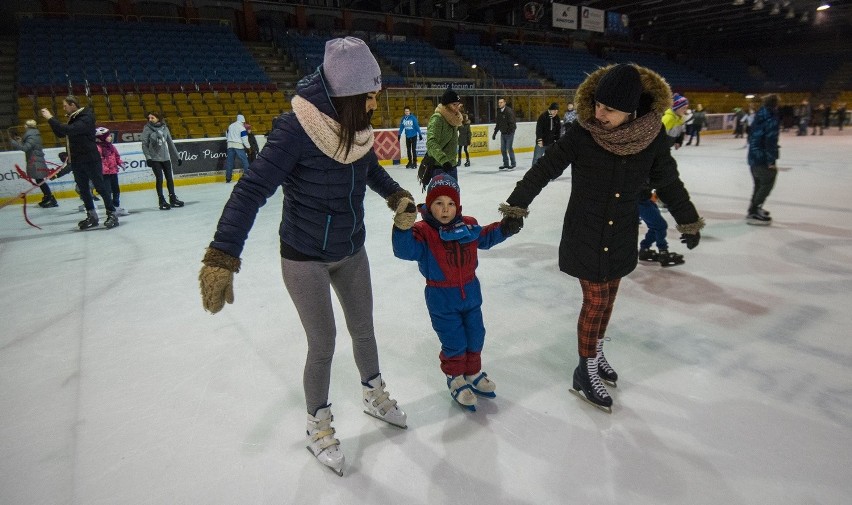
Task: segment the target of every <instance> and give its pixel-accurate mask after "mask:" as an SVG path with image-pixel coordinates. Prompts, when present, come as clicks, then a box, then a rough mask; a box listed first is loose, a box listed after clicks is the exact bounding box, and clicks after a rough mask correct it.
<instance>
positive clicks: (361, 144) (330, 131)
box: [290, 96, 373, 163]
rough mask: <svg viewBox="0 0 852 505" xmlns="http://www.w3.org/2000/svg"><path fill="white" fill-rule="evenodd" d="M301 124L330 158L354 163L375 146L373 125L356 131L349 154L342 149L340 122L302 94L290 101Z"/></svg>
mask: <svg viewBox="0 0 852 505" xmlns="http://www.w3.org/2000/svg"><path fill="white" fill-rule="evenodd" d="M290 104H291V105H292V106H293V112H294V113H296V119H298V120H299V124H300V125H302V128H304V129H305V131H306V132H307V133H308V136H309V137H310V138H311V140H313V141H314V144H316V146H317V147H318V148H319V150H320V151H322V152H323V154H325V155H326V156H328V157H329V158H332V159H334V160H335V161H337V162H340V163H352V162H354V161H357V160H360V159H361V158H363V157H364V156H365V155H366V154H367V153H368V152H370V149H372V148H373V127H372V126H369V127H367V128H366V129H365V130H361V131H359V132H356V133H355V141H354V142H353V143H352V150H350V151H349V155H348V156H345V157H344V156H343V152H341V151H340V149H339V146H340V123H338V122H337V121H335V120H333V119H331V118H330V117H328V116H327V115H325V114H323V113H322V112H320V110H319V109H317V108H316V107H315V106H314V104H312V103H311V102H309V101H307V100H305V99H304V98H302V97H300V96H296V97H293V100H291V101H290Z"/></svg>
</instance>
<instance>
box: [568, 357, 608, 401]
mask: <svg viewBox="0 0 852 505" xmlns="http://www.w3.org/2000/svg"><path fill="white" fill-rule="evenodd" d="M571 392H572V393H574V394H575V395H577V396H579V397H580V398H582V399H583V400H585V401H587V402H589V403H591V404H592V405H594V406H595V407H597V408H599V409H601V410H603V411H604V412H606V413H608V414H612V397H610V396H609V393H607V391H606V388H605V387H604V385H603V383H602V382H601V379H600V377H598V360H597V357H594V358H582V357H581V358H580V364H579V365H578V366H577V368H575V369H574V389H571Z"/></svg>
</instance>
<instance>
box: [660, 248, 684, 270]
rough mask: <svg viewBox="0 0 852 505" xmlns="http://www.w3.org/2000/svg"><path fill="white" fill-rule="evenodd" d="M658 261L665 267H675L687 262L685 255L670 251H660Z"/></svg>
mask: <svg viewBox="0 0 852 505" xmlns="http://www.w3.org/2000/svg"><path fill="white" fill-rule="evenodd" d="M657 261H659V262H660V265H661V266H664V267H673V266H677V265H682V264H683V263H685V260H684V259H683V255H680V254H678V253H673V252H669V251H660V254H659V257H658V258H657Z"/></svg>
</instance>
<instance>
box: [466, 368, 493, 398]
mask: <svg viewBox="0 0 852 505" xmlns="http://www.w3.org/2000/svg"><path fill="white" fill-rule="evenodd" d="M464 380H465V381H466V382H467V383H468V384H470V389H471V391H473V392H474V394H476V395H478V396H484V397H486V398H495V397H496V396H497V394H496V393H494V391H496V390H497V384H494V381H493V380H491V379H489V378H488V374H487V373H485V372H482V371H480V372H479V373H478V374H475V375H465V376H464Z"/></svg>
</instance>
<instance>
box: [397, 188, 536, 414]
mask: <svg viewBox="0 0 852 505" xmlns="http://www.w3.org/2000/svg"><path fill="white" fill-rule="evenodd" d="M417 212H419V213H420V216H421V218H422V220H421V221H419V222H417V223H415V222H414V221H415V220H416V217H417ZM521 224H522V221H521V220H520V219H514V220H513V219H511V218H504V219H503V221H502V222H496V223H491V224H489V225H487V226H479V224H478V223H477V221H476V219H475V218H473V217H470V216H463V215H462V206H461V196H460V189H459V186H458V183H457V182H456V180H455V179H453V178H452V177H451V176H449V175H447V174H441V175H437V176H435V177H434V178H432V180H431V181H429V186H428V188H427V192H426V203H425V204H424V205H421V206H420V207H419V209H416V210H415V206H414V202H412V201H410V200H408V199H407V198H404V199H402V200H400V203H399V206H398V207H397V209H396V216H395V217H394V227H393V232H392V234H391V237H392V242H393V254H394V256H396V257H397V258H400V259H404V260H410V261H416V262H417V264H418V265H419V267H420V273H421V274H423V276H424V277H426V293H425V297H426V308H427V310H428V311H429V317H430V318H431V320H432V328H433V329H434V330H435V332H436V333H437V334H438V338H439V339H440V341H441V353H440V355H439V358H440V360H441V371H443V372H444V374H445V375H446V379H447V387H448V388H449V390H450V396H451V397H452V398H453V399H454V400H455V401H456V402H458V403H459V404H460V405H462V406H463V407H467V408H469V409H470V410H476V397H477V396H484V397H487V398H493V397H495V396H496V395H495V393H494V392H495V390H496V384H494V382H493V381H492V380H491V379H489V378H488V374H486V373H485V372H483V371H482V360H481V353H482V347H483V345H484V343H485V325H484V324H483V321H482V291H481V288H480V285H479V279H478V278H477V277H476V267H477V265H478V260H477V250H478V249H490V248H491V247H493V246H495V245H497V244H499V243H500V242H503V241H504V240H506V238H507V237H509V236H511V235H513V234H515V233H517V232H518V231H520V225H521Z"/></svg>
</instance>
